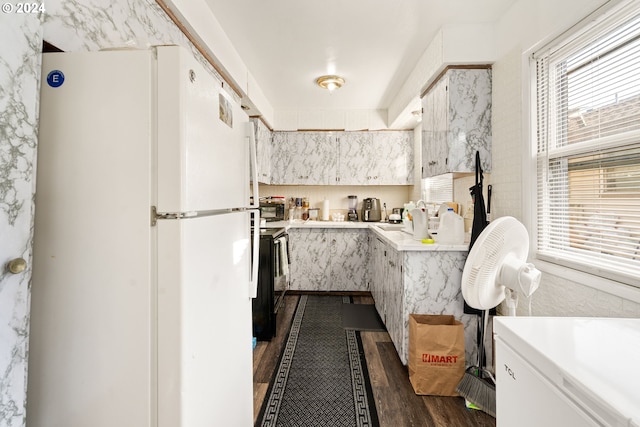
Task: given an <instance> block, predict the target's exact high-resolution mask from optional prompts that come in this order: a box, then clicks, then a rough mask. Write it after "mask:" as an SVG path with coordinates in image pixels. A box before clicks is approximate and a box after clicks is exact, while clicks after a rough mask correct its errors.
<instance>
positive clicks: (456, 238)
mask: <svg viewBox="0 0 640 427" xmlns="http://www.w3.org/2000/svg"><path fill="white" fill-rule="evenodd" d="M436 243H438V244H440V245H462V244H464V219H463V218H462V217H461V216H460V215H458V214H457V213H455V212H454V211H453V208H449V209H447V211H446V212H443V213H442V215H440V221H439V226H438V234H437V235H436Z"/></svg>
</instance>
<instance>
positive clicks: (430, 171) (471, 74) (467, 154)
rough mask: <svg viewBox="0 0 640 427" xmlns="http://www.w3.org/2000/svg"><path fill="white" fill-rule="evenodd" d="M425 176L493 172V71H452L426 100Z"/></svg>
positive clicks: (423, 135) (424, 113)
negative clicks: (479, 168)
mask: <svg viewBox="0 0 640 427" xmlns="http://www.w3.org/2000/svg"><path fill="white" fill-rule="evenodd" d="M422 111H423V112H422V177H423V178H426V177H430V176H435V175H440V174H443V173H448V172H474V171H475V155H476V151H478V152H479V153H480V161H481V165H482V169H483V170H484V171H485V172H490V171H491V70H490V69H450V70H448V71H447V72H446V73H445V74H444V76H443V77H442V78H441V79H440V80H438V82H437V83H436V84H435V85H433V87H432V88H431V89H430V90H429V91H428V92H427V93H426V94H425V96H424V97H423V98H422Z"/></svg>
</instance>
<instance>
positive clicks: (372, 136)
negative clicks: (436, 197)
mask: <svg viewBox="0 0 640 427" xmlns="http://www.w3.org/2000/svg"><path fill="white" fill-rule="evenodd" d="M338 156H339V158H338V175H337V178H336V184H339V185H410V184H412V183H413V131H376V132H340V134H339V135H338Z"/></svg>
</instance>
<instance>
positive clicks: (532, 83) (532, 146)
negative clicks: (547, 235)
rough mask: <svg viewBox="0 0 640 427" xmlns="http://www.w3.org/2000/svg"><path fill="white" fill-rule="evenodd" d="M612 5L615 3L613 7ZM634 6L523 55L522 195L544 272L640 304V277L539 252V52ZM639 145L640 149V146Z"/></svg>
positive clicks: (606, 8)
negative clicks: (524, 146) (525, 147)
mask: <svg viewBox="0 0 640 427" xmlns="http://www.w3.org/2000/svg"><path fill="white" fill-rule="evenodd" d="M611 3H615V4H613V5H612V4H611ZM633 3H635V4H636V5H637V2H634V1H633V0H630V1H624V2H609V3H608V4H605V5H603V6H601V7H600V8H599V9H598V10H596V11H595V12H594V13H592V14H590V15H589V16H587V17H585V18H584V19H583V20H581V21H580V22H579V23H577V24H576V25H574V26H573V27H571V28H570V29H568V30H567V31H565V32H563V33H561V34H558V35H555V36H553V37H550V38H549V39H548V40H545V41H544V42H542V43H540V45H539V46H536V47H533V48H532V49H530V50H529V51H528V52H525V54H524V55H523V57H522V69H523V77H524V79H523V93H524V99H523V102H524V103H525V105H527V106H528V108H526V109H524V111H523V115H524V117H523V119H524V121H523V122H524V123H525V125H524V126H525V128H526V129H524V131H525V134H528V135H529V138H528V140H529V145H528V151H527V153H526V154H525V156H526V157H525V159H524V161H523V165H524V169H523V171H524V179H523V193H524V194H525V195H528V196H524V197H523V208H524V210H523V212H525V217H524V221H525V223H527V224H529V226H530V227H529V229H530V232H531V236H532V238H531V239H530V253H531V259H532V261H534V262H535V263H536V265H537V266H538V267H539V268H540V269H541V270H542V271H543V272H548V273H551V274H553V275H556V276H559V277H561V278H564V279H568V280H571V281H574V282H578V283H580V284H584V285H587V286H590V287H593V288H596V289H600V290H605V291H607V292H610V293H614V294H616V295H619V296H621V297H624V298H628V299H631V300H634V301H636V302H640V277H633V276H630V275H628V274H623V273H621V274H617V273H616V272H612V271H611V270H603V269H600V268H590V267H589V266H588V265H585V264H581V263H580V262H575V261H572V260H571V259H569V257H557V256H553V255H548V254H543V253H540V252H539V250H538V203H539V197H538V167H537V161H538V137H537V129H538V122H537V116H538V107H537V101H538V98H537V81H536V80H537V72H536V67H537V59H538V57H539V55H538V52H544V51H548V50H549V48H551V47H553V46H558V45H563V44H566V43H575V42H576V41H578V42H579V40H580V38H581V37H583V36H584V34H585V33H588V32H590V31H592V29H593V28H596V27H598V26H601V25H602V21H604V20H607V19H610V17H611V16H613V15H619V14H620V11H621V10H626V9H627V8H628V7H629V6H631V5H632V4H633ZM638 145H639V146H640V144H638ZM569 149H570V148H569ZM527 172H528V173H527Z"/></svg>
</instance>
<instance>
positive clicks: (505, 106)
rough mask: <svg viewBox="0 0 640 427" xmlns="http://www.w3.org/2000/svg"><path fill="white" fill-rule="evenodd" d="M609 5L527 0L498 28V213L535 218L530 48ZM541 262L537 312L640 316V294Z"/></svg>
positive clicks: (495, 165) (594, 1)
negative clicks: (529, 81)
mask: <svg viewBox="0 0 640 427" xmlns="http://www.w3.org/2000/svg"><path fill="white" fill-rule="evenodd" d="M604 3H606V1H604V0H589V1H586V0H563V1H562V2H557V1H556V0H538V1H536V2H532V1H530V0H520V1H519V2H517V3H516V4H515V5H514V6H513V7H512V8H511V9H510V10H509V11H508V12H507V13H506V14H505V16H504V17H503V18H502V20H501V21H500V22H499V23H498V25H497V26H496V40H497V43H498V54H497V58H498V59H497V61H496V62H495V63H494V65H493V112H492V114H493V116H492V117H493V120H492V126H493V149H492V156H493V158H492V164H493V169H492V173H491V182H492V184H493V203H492V214H493V215H492V216H493V217H494V218H496V217H500V216H504V215H511V216H515V217H516V218H519V219H520V220H522V221H523V222H525V224H528V225H529V227H531V223H530V221H531V220H532V218H533V216H534V211H533V210H534V209H535V206H534V205H533V204H532V203H531V198H530V196H531V195H532V193H533V192H534V191H535V187H533V186H532V185H535V184H532V183H531V174H530V170H529V169H527V168H526V167H527V166H528V164H529V163H528V162H527V159H528V156H529V154H528V153H529V122H528V117H529V114H530V111H531V110H530V108H529V105H528V103H529V100H528V93H527V89H528V79H529V77H528V75H529V74H528V62H527V60H526V52H527V51H528V50H529V49H531V48H532V47H533V46H535V45H536V44H539V43H541V42H544V41H549V40H550V38H552V37H554V36H557V35H558V34H560V33H561V32H562V31H565V30H567V29H568V28H569V27H570V26H572V25H574V24H576V23H577V22H578V21H580V19H582V18H583V17H585V16H586V15H588V14H589V13H590V12H591V11H593V10H595V9H597V8H598V7H599V6H601V5H602V4H604ZM523 170H524V171H525V172H523ZM530 184H532V185H530ZM530 229H531V228H530ZM532 237H533V236H532ZM536 264H537V266H538V268H540V269H541V270H542V271H543V279H542V284H541V286H540V288H539V289H538V291H537V292H536V293H535V294H534V296H533V300H532V311H533V314H534V315H546V316H612V317H638V316H640V291H638V290H635V289H634V288H629V287H626V286H624V285H619V284H616V283H612V282H610V281H608V280H605V279H601V278H597V277H593V276H589V275H579V274H575V273H573V272H571V271H570V270H568V269H565V268H555V269H554V268H550V267H549V266H547V265H544V264H543V263H536ZM526 305H527V304H526V301H523V302H522V303H521V304H520V307H519V314H525V313H527V312H528V310H526Z"/></svg>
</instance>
